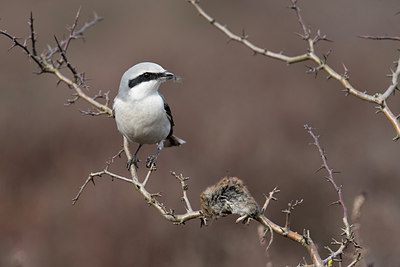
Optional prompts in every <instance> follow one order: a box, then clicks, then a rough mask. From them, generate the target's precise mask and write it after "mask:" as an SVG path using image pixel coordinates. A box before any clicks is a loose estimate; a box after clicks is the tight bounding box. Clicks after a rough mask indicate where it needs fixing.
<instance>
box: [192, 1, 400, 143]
mask: <svg viewBox="0 0 400 267" xmlns="http://www.w3.org/2000/svg"><path fill="white" fill-rule="evenodd" d="M188 2H189V3H190V4H191V5H192V6H194V7H195V8H196V10H197V12H198V13H199V14H200V16H201V17H203V18H204V19H205V20H207V21H208V22H209V23H210V24H211V25H213V26H214V27H215V28H217V29H218V30H220V31H221V32H222V33H224V34H225V35H226V36H228V38H229V39H230V40H233V41H236V42H239V43H242V44H243V45H245V46H246V47H247V48H249V49H250V50H252V51H253V52H254V53H255V54H261V55H264V56H267V57H270V58H273V59H277V60H280V61H284V62H286V63H287V64H293V63H299V62H304V61H313V62H315V63H316V64H317V66H316V67H314V68H311V69H309V72H310V71H311V72H313V73H315V74H316V73H317V71H319V70H323V71H325V72H326V73H327V74H328V79H331V78H333V79H335V80H337V81H338V82H339V83H340V84H341V85H342V86H343V87H344V88H345V90H344V91H345V92H346V95H347V94H350V95H353V96H355V97H357V98H359V99H361V100H364V101H367V102H370V103H374V104H377V105H379V106H380V107H381V108H382V111H383V113H384V114H385V116H386V117H387V119H388V120H389V121H390V122H391V123H392V125H393V128H394V130H395V131H396V134H397V135H396V137H395V138H394V139H395V140H397V139H399V137H400V121H399V120H398V119H397V118H396V116H394V115H393V113H392V112H391V110H390V109H389V107H388V106H387V103H386V98H387V95H390V93H389V92H391V91H392V87H390V88H391V89H390V90H389V91H388V90H387V91H386V92H385V93H384V94H383V95H382V94H374V95H370V94H367V93H365V92H363V91H361V90H357V89H356V88H355V87H353V86H352V85H351V84H350V82H349V79H348V70H347V68H346V69H345V73H344V74H343V75H341V74H339V73H338V72H337V71H335V70H334V69H333V68H331V67H330V66H329V65H328V64H327V63H326V57H325V56H324V58H323V59H321V58H320V57H319V56H317V54H316V53H315V50H314V45H315V43H317V42H318V41H320V40H326V41H330V40H328V39H327V38H326V35H322V36H321V34H320V31H318V32H317V35H316V36H315V37H314V38H311V37H310V36H311V31H310V29H309V27H307V26H306V24H305V22H304V20H303V17H302V15H301V10H300V8H299V7H298V6H297V0H290V3H291V5H290V6H289V8H291V9H293V10H294V11H295V13H296V16H297V19H298V22H299V24H300V26H301V28H302V31H303V33H302V34H299V36H301V37H302V38H303V39H304V40H305V41H306V42H307V44H308V51H307V52H306V53H305V54H301V55H298V56H286V55H284V54H283V53H282V52H279V53H275V52H271V51H269V50H267V49H264V48H261V47H259V46H256V45H255V44H253V43H252V42H250V41H249V40H248V38H247V36H246V38H244V37H243V36H240V35H237V34H235V33H233V32H231V31H230V30H229V29H228V28H227V27H226V26H225V25H223V24H221V23H219V22H218V21H216V20H215V19H214V18H212V17H211V16H210V15H208V14H207V13H206V11H204V9H202V8H201V7H200V5H199V2H198V1H197V0H188ZM393 84H395V83H392V85H393ZM396 87H397V83H396V86H394V88H396Z"/></svg>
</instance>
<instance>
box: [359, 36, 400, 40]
mask: <svg viewBox="0 0 400 267" xmlns="http://www.w3.org/2000/svg"><path fill="white" fill-rule="evenodd" d="M358 37H360V38H362V39H370V40H389V41H400V37H397V36H372V35H359V36H358Z"/></svg>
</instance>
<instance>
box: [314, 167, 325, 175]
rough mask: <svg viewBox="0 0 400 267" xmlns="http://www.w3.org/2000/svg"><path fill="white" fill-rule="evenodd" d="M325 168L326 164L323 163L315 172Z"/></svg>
mask: <svg viewBox="0 0 400 267" xmlns="http://www.w3.org/2000/svg"><path fill="white" fill-rule="evenodd" d="M323 169H325V166H324V165H321V167H319V168H318V169H317V170H316V171H315V173H317V172H319V171H320V170H323Z"/></svg>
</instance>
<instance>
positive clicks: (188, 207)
mask: <svg viewBox="0 0 400 267" xmlns="http://www.w3.org/2000/svg"><path fill="white" fill-rule="evenodd" d="M171 175H172V176H174V177H175V178H176V179H178V181H179V183H180V184H181V187H182V191H183V197H182V200H183V201H184V202H185V204H186V211H189V212H192V211H193V209H192V205H190V201H189V198H188V196H187V190H188V189H189V187H188V185H187V184H186V183H185V182H186V181H187V180H189V177H183V175H182V174H179V175H178V174H176V173H175V172H171Z"/></svg>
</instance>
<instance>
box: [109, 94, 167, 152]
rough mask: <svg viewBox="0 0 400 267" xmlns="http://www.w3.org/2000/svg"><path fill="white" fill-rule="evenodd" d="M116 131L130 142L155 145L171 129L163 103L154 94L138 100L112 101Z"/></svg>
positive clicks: (118, 99) (158, 96) (157, 95)
mask: <svg viewBox="0 0 400 267" xmlns="http://www.w3.org/2000/svg"><path fill="white" fill-rule="evenodd" d="M114 111H115V121H116V123H117V128H118V130H119V131H120V132H121V133H122V134H123V135H124V136H125V137H127V138H128V139H129V140H130V141H131V142H136V143H139V144H155V143H158V142H160V141H162V140H164V139H165V138H166V137H167V136H168V134H169V132H170V129H171V125H170V122H169V120H168V117H167V115H166V112H165V109H164V101H163V99H162V98H161V96H160V95H159V94H158V93H156V94H153V95H151V96H148V97H145V98H142V99H140V101H138V100H135V99H132V98H131V99H126V100H122V99H120V98H118V97H117V98H116V99H115V100H114Z"/></svg>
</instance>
